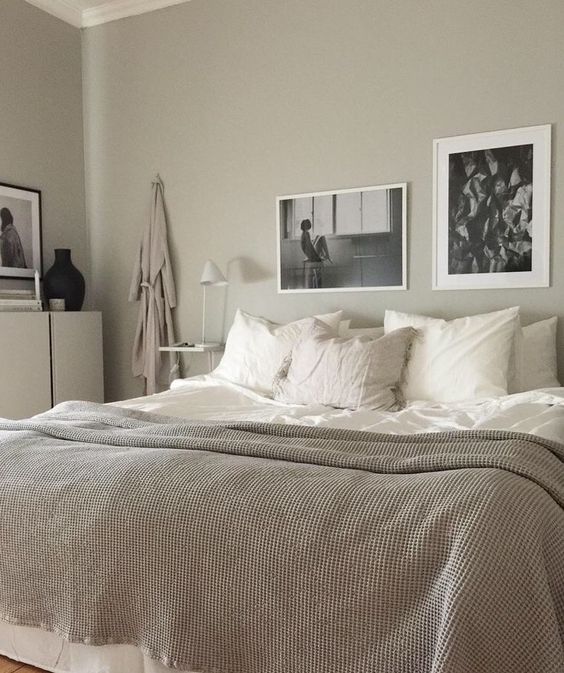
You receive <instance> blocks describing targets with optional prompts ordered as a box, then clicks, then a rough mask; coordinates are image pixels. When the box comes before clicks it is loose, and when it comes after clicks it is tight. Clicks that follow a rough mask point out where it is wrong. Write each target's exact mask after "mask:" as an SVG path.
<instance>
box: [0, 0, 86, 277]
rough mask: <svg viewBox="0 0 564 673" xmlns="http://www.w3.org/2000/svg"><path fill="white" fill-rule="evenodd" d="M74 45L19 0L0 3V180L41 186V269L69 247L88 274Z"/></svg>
mask: <svg viewBox="0 0 564 673" xmlns="http://www.w3.org/2000/svg"><path fill="white" fill-rule="evenodd" d="M80 43H81V37H80V31H79V30H78V29H76V28H73V27H72V26H69V25H67V24H66V23H63V22H62V21H60V20H59V19H56V18H54V17H52V16H50V15H49V14H46V13H45V12H43V11H41V10H39V9H37V8H36V7H33V6H31V5H29V4H28V3H27V2H24V0H1V1H0V66H1V71H0V182H8V183H11V184H16V185H23V186H27V187H34V188H37V189H40V190H41V191H42V201H43V258H44V270H47V269H48V268H49V267H50V266H51V264H52V263H53V258H54V254H53V249H54V248H57V247H63V248H71V250H72V253H73V260H74V262H75V264H76V266H77V267H78V268H79V269H80V270H81V271H82V272H83V273H84V274H85V276H86V277H88V267H89V255H88V249H87V235H86V222H85V210H84V153H83V132H82V85H81V46H80ZM10 282H11V283H12V284H14V281H6V280H1V281H0V283H2V285H4V286H6V285H8V284H9V283H10Z"/></svg>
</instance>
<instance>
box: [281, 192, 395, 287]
mask: <svg viewBox="0 0 564 673" xmlns="http://www.w3.org/2000/svg"><path fill="white" fill-rule="evenodd" d="M406 203H407V185H406V184H405V183H397V184H390V185H379V186H376V187H362V188H356V189H340V190H336V191H329V192H312V193H308V194H294V195H292V196H280V197H278V198H277V200H276V210H277V228H278V232H277V256H278V292H280V293H286V292H313V293H318V292H357V291H362V290H365V291H375V290H405V289H406V288H407V272H406V267H407V260H406V238H407V233H406Z"/></svg>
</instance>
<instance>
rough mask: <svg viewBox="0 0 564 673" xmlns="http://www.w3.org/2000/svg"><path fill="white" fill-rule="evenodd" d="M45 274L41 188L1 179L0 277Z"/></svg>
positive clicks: (29, 276)
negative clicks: (42, 247)
mask: <svg viewBox="0 0 564 673" xmlns="http://www.w3.org/2000/svg"><path fill="white" fill-rule="evenodd" d="M36 270H37V271H39V275H41V274H42V254H41V192H40V191H39V190H37V189H28V188H27V187H16V186H15V185H8V184H3V183H0V277H3V278H33V277H34V275H35V271H36Z"/></svg>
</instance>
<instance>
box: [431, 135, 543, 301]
mask: <svg viewBox="0 0 564 673" xmlns="http://www.w3.org/2000/svg"><path fill="white" fill-rule="evenodd" d="M550 137H551V127H550V124H547V125H543V126H532V127H528V128H521V129H511V130H506V131H493V132H491V133H478V134H473V135H466V136H457V137H454V138H441V139H439V140H435V141H434V147H433V149H434V171H433V173H434V203H433V211H434V212H433V289H434V290H460V289H490V288H525V287H547V286H548V285H549V284H550Z"/></svg>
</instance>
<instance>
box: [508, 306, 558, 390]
mask: <svg viewBox="0 0 564 673" xmlns="http://www.w3.org/2000/svg"><path fill="white" fill-rule="evenodd" d="M557 325H558V318H557V317H553V318H548V319H547V320H540V321H539V322H535V323H533V324H532V325H527V326H526V327H523V338H522V342H521V349H520V352H519V353H518V354H517V376H516V387H515V390H514V392H525V391H527V390H537V389H538V388H557V387H559V386H560V383H559V382H558V364H557V355H556V328H557Z"/></svg>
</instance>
